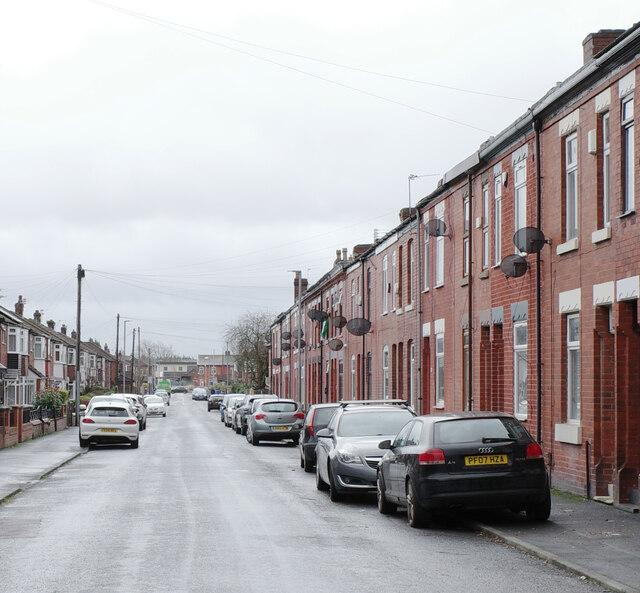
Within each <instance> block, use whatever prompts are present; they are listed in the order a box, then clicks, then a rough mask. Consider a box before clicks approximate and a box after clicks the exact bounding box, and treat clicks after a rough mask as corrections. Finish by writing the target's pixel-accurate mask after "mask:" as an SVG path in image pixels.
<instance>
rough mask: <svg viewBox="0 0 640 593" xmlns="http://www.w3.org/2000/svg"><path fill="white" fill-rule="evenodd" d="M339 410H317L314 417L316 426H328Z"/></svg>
mask: <svg viewBox="0 0 640 593" xmlns="http://www.w3.org/2000/svg"><path fill="white" fill-rule="evenodd" d="M337 409H338V408H316V411H315V414H314V415H313V424H314V426H326V425H327V424H329V420H331V418H332V417H333V415H334V414H335V413H336V410H337Z"/></svg>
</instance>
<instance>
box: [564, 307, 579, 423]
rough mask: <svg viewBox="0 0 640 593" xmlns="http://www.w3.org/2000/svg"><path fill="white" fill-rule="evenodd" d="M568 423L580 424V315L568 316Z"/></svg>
mask: <svg viewBox="0 0 640 593" xmlns="http://www.w3.org/2000/svg"><path fill="white" fill-rule="evenodd" d="M566 340H567V422H569V423H574V424H579V423H580V314H579V313H574V314H572V315H567V336H566Z"/></svg>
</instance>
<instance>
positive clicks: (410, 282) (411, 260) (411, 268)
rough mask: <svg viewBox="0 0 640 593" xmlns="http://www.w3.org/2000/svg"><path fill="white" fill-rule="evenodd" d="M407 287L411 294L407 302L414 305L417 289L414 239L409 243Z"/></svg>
mask: <svg viewBox="0 0 640 593" xmlns="http://www.w3.org/2000/svg"><path fill="white" fill-rule="evenodd" d="M407 275H408V276H409V277H408V278H407V287H408V290H409V294H408V296H407V304H408V305H413V299H414V296H413V294H414V290H415V286H414V284H415V247H414V243H413V239H411V240H409V242H408V243H407Z"/></svg>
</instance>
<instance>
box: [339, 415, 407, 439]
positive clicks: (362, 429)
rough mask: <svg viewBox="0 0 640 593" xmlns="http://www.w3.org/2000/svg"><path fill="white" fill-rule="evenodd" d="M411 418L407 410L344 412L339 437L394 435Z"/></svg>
mask: <svg viewBox="0 0 640 593" xmlns="http://www.w3.org/2000/svg"><path fill="white" fill-rule="evenodd" d="M411 418H413V414H412V413H411V412H409V411H408V410H402V411H395V410H393V411H392V410H385V411H379V412H373V411H371V412H369V411H366V412H362V413H346V414H344V415H343V416H342V418H341V419H340V425H339V426H338V434H339V435H340V436H341V437H365V436H377V435H395V434H397V433H398V432H400V429H401V428H402V427H403V426H404V425H405V424H406V423H407V422H409V420H411Z"/></svg>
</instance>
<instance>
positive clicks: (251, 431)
mask: <svg viewBox="0 0 640 593" xmlns="http://www.w3.org/2000/svg"><path fill="white" fill-rule="evenodd" d="M303 422H304V414H303V412H302V409H301V408H300V404H299V403H298V402H297V401H295V400H292V399H278V400H273V401H272V400H260V401H259V403H258V404H256V407H255V411H254V412H253V414H251V416H248V417H247V435H246V436H247V441H248V442H249V443H251V444H252V445H259V444H260V441H281V440H283V439H286V440H291V441H293V443H294V444H295V443H297V442H298V438H299V436H300V430H301V429H302V424H303Z"/></svg>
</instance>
